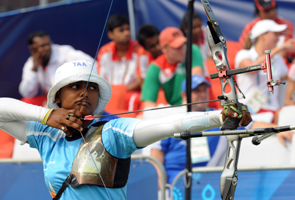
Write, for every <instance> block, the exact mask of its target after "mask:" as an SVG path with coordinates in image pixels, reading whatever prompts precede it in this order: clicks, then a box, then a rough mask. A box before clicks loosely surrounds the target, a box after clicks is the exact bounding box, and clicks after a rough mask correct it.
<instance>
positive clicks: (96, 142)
mask: <svg viewBox="0 0 295 200" xmlns="http://www.w3.org/2000/svg"><path fill="white" fill-rule="evenodd" d="M104 123H106V122H97V123H96V124H94V125H93V126H91V128H90V129H89V130H88V132H87V134H86V136H85V141H86V144H85V143H84V142H83V141H82V143H81V145H80V148H79V151H78V153H77V155H76V158H75V160H74V161H73V164H72V171H71V172H70V175H69V177H70V179H71V181H70V184H71V186H72V187H73V188H75V187H78V186H79V185H82V184H91V185H97V186H102V187H104V184H103V182H104V183H105V185H106V187H109V188H121V187H124V186H125V185H126V183H127V180H128V175H129V170H130V161H131V159H130V157H129V158H127V159H119V158H116V157H114V156H112V155H111V154H109V153H108V152H107V151H106V149H105V148H104V145H103V141H102V138H101V132H102V127H103V124H104ZM87 146H88V148H87ZM90 154H91V155H92V157H91V156H90ZM95 165H96V166H95ZM98 171H99V173H98ZM99 174H100V175H101V177H100V175H99ZM102 180H103V182H102Z"/></svg>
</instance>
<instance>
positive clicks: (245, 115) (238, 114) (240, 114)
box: [222, 103, 252, 126]
mask: <svg viewBox="0 0 295 200" xmlns="http://www.w3.org/2000/svg"><path fill="white" fill-rule="evenodd" d="M241 104H242V103H241ZM227 117H232V118H240V119H241V120H240V122H239V126H247V125H248V124H249V123H250V122H251V121H252V117H251V115H250V112H249V111H248V108H247V106H246V105H244V104H242V111H239V110H237V109H236V105H230V106H224V108H223V110H222V120H223V121H224V120H225V119H226V118H227Z"/></svg>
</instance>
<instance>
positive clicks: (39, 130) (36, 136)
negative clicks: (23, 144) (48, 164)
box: [27, 121, 65, 156]
mask: <svg viewBox="0 0 295 200" xmlns="http://www.w3.org/2000/svg"><path fill="white" fill-rule="evenodd" d="M61 137H65V134H64V133H63V132H62V131H61V130H59V129H56V128H52V127H50V126H47V125H42V124H41V123H39V122H34V121H30V122H29V123H28V127H27V141H28V143H29V145H30V147H31V148H35V149H37V150H38V151H39V153H40V154H42V152H43V150H44V151H48V150H49V149H51V148H53V146H54V145H55V143H56V141H57V140H58V139H59V138H61ZM44 147H45V148H46V149H43V148H44ZM41 156H42V155H41Z"/></svg>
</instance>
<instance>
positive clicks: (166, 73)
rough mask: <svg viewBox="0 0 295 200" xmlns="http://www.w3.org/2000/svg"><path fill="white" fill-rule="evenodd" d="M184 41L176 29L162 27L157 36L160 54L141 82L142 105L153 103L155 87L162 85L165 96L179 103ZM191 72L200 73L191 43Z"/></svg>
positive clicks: (197, 54)
mask: <svg viewBox="0 0 295 200" xmlns="http://www.w3.org/2000/svg"><path fill="white" fill-rule="evenodd" d="M185 42H186V38H185V37H184V35H183V33H182V32H181V31H180V29H178V28H175V27H167V28H165V29H164V30H163V31H162V32H161V33H160V36H159V43H160V46H161V49H162V52H163V54H162V55H161V56H159V57H158V58H157V59H156V60H154V61H153V62H152V64H151V65H150V66H149V68H148V72H147V76H146V78H145V80H144V83H143V88H142V98H141V100H142V101H143V102H144V103H143V107H144V108H147V107H156V101H157V97H158V92H159V89H160V88H162V89H163V90H164V93H165V97H166V100H167V102H168V103H169V104H171V105H179V104H181V103H182V98H181V84H182V81H183V80H184V79H185V73H186V71H185V63H184V60H185ZM192 55H193V58H192V74H198V75H203V60H202V55H201V53H200V50H199V48H198V47H197V46H196V45H193V54H192Z"/></svg>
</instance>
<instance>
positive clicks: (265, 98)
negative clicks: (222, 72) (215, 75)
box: [235, 19, 294, 113]
mask: <svg viewBox="0 0 295 200" xmlns="http://www.w3.org/2000/svg"><path fill="white" fill-rule="evenodd" d="M286 28H287V26H286V25H279V24H277V23H276V22H274V21H272V20H268V19H265V20H261V21H259V22H257V23H256V25H255V26H254V27H253V29H252V30H251V35H250V39H251V41H252V44H253V45H252V47H251V48H250V49H249V50H247V49H243V50H241V51H239V52H238V53H237V55H236V58H235V67H236V68H243V67H248V66H252V65H260V64H261V62H262V60H264V59H265V50H271V54H270V57H271V66H272V75H273V78H274V79H276V80H285V79H286V78H287V73H288V68H287V66H286V64H285V62H284V60H283V57H282V56H281V55H280V53H282V52H284V51H286V50H289V49H291V48H294V46H293V44H292V43H293V42H294V39H289V40H287V41H286V42H284V43H283V44H282V45H280V46H278V47H277V46H276V44H277V42H278V40H279V36H280V34H281V32H282V31H284V30H285V29H286ZM237 82H238V85H239V87H240V89H241V91H242V92H243V93H244V95H245V96H246V98H247V99H245V101H242V102H243V103H246V104H247V105H248V108H249V110H250V111H252V113H257V112H261V111H263V110H266V111H272V112H275V111H276V110H278V109H279V108H280V107H281V105H280V103H279V92H278V91H279V89H278V90H276V91H275V92H274V94H273V95H270V94H269V92H268V89H267V87H266V83H267V75H266V73H264V72H263V71H262V70H260V71H255V72H251V73H245V74H238V75H237ZM279 87H281V86H279ZM255 99H257V101H256V100H255ZM254 100H255V101H254ZM250 101H251V102H250ZM254 102H256V103H254ZM250 104H251V105H250Z"/></svg>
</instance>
